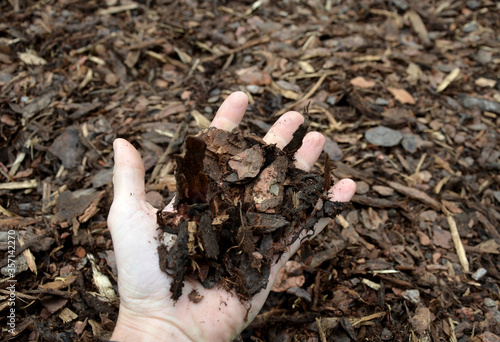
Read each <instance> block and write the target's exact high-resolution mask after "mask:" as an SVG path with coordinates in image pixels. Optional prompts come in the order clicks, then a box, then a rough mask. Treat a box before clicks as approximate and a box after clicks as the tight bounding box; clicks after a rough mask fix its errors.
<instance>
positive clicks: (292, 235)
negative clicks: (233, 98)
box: [158, 124, 346, 300]
mask: <svg viewBox="0 0 500 342" xmlns="http://www.w3.org/2000/svg"><path fill="white" fill-rule="evenodd" d="M305 132H307V124H304V125H302V126H301V127H300V128H299V130H298V131H297V132H296V133H295V135H294V137H293V139H292V143H291V145H289V146H288V147H287V148H286V149H285V150H284V151H282V150H280V149H278V148H277V147H276V146H274V145H266V144H265V142H264V141H263V140H262V139H260V138H258V137H256V136H254V135H242V134H239V133H236V132H226V131H222V130H219V129H216V128H209V129H207V130H205V131H203V132H202V133H201V134H199V135H198V136H190V137H188V138H187V139H186V145H185V152H184V154H183V156H181V157H178V158H177V164H178V165H177V170H176V179H177V192H178V194H179V195H178V197H177V201H176V203H175V204H174V206H175V209H176V210H177V214H172V213H163V212H159V214H158V224H159V225H160V226H161V227H162V229H163V230H165V231H168V232H169V233H172V234H177V242H176V243H175V244H174V246H173V247H172V248H171V250H170V251H169V252H167V251H165V250H164V249H161V250H159V254H160V265H161V269H162V270H166V269H167V268H168V271H169V273H171V274H173V275H174V280H173V282H172V285H171V289H170V290H171V291H172V298H173V299H174V300H177V299H178V298H179V297H180V295H181V294H182V283H183V281H184V278H185V277H186V276H187V277H191V278H193V279H197V280H199V281H200V282H201V283H202V285H203V286H204V287H206V288H212V287H214V286H216V285H217V284H221V285H222V286H224V287H225V288H227V289H229V290H234V291H235V292H236V293H237V294H238V296H239V297H240V298H241V299H242V300H248V299H250V298H251V297H252V296H253V295H255V294H256V293H257V292H259V291H261V290H262V289H264V288H266V287H267V284H268V278H269V274H270V267H271V264H272V263H273V262H274V260H275V257H280V256H281V254H282V253H283V252H284V251H285V250H286V248H287V246H288V244H289V243H293V242H294V241H295V240H296V239H298V238H299V236H301V232H302V231H303V230H306V231H308V234H307V235H312V233H313V229H314V225H315V223H316V222H317V221H318V220H319V219H320V218H322V217H324V216H328V217H332V218H333V217H335V216H336V215H337V214H338V213H340V212H341V211H342V210H343V209H344V208H345V207H346V204H341V203H337V202H329V201H328V200H327V199H328V194H327V191H326V190H327V189H329V183H330V178H329V177H327V178H326V180H325V179H324V178H323V177H322V176H321V175H319V174H316V173H307V172H305V171H302V170H299V169H296V168H295V166H294V163H293V153H294V152H295V151H296V150H297V149H298V147H300V143H301V141H302V138H303V137H304V135H305ZM299 142H300V143H299ZM326 169H327V170H329V165H326ZM179 218H181V219H180V220H179ZM284 241H287V242H286V243H285V242H284ZM165 259H167V261H165Z"/></svg>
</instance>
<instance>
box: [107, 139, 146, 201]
mask: <svg viewBox="0 0 500 342" xmlns="http://www.w3.org/2000/svg"><path fill="white" fill-rule="evenodd" d="M113 150H114V152H115V156H114V158H115V168H114V170H113V185H114V192H115V200H116V199H117V198H125V197H127V196H134V197H135V198H137V199H141V200H142V199H144V198H145V191H144V175H145V170H144V163H143V162H142V158H141V155H140V154H139V151H137V150H136V149H135V147H134V146H132V144H131V143H129V142H128V141H127V140H125V139H121V138H118V139H115V141H114V142H113Z"/></svg>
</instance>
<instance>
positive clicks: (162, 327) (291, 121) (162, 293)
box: [108, 92, 355, 341]
mask: <svg viewBox="0 0 500 342" xmlns="http://www.w3.org/2000/svg"><path fill="white" fill-rule="evenodd" d="M247 104H248V99H247V96H246V95H245V94H244V93H242V92H236V93H233V94H231V95H230V96H229V97H228V98H227V99H226V101H224V103H223V104H222V106H221V107H220V109H219V111H218V112H217V115H216V116H215V118H214V120H213V121H212V124H211V125H212V126H214V127H217V128H219V129H224V130H228V131H231V130H233V129H234V128H235V127H236V126H237V125H238V124H239V123H240V121H241V119H242V117H243V115H244V113H245V111H246V107H247ZM303 120H304V118H303V117H302V115H300V114H299V113H297V112H288V113H286V114H284V115H283V116H281V117H280V118H279V119H278V121H277V122H276V123H275V124H274V125H273V127H272V128H271V129H270V130H269V132H268V133H267V134H266V136H265V137H264V140H265V141H266V142H267V143H269V144H276V145H277V146H278V147H279V148H283V147H284V146H286V145H287V144H288V142H290V140H291V139H292V136H293V132H295V130H296V129H297V128H298V127H299V126H300V124H301V123H302V122H303ZM324 143H325V140H324V137H323V136H322V135H321V134H319V133H317V132H311V133H308V134H307V135H306V136H305V137H304V140H303V143H302V146H301V148H300V149H299V150H298V151H297V153H296V155H295V159H296V162H295V163H296V166H297V167H298V168H301V169H303V170H306V171H308V170H309V169H311V168H312V166H313V165H314V163H315V162H316V160H317V159H318V157H319V155H320V153H321V151H322V150H323V147H324ZM114 151H115V170H114V178H113V182H114V200H113V204H112V206H111V210H110V213H109V217H108V226H109V229H110V231H111V235H112V238H113V244H114V249H115V255H116V261H117V267H118V285H119V293H120V300H121V302H120V314H119V317H118V322H117V326H116V329H115V331H114V333H113V337H112V339H113V340H118V341H161V340H172V341H230V340H232V339H233V338H234V337H235V336H236V335H237V334H238V333H240V332H241V331H242V330H243V329H244V328H245V327H246V325H248V324H249V323H250V322H251V321H252V320H253V319H254V318H255V316H256V315H257V314H258V312H259V310H260V309H261V307H262V305H263V304H264V302H265V300H266V298H267V296H268V294H269V291H270V290H271V287H272V285H273V283H274V280H275V278H276V275H277V274H278V272H279V270H280V269H281V267H282V266H283V265H284V264H285V262H286V261H287V260H288V259H289V258H290V257H291V256H292V255H293V254H294V253H295V252H296V251H297V250H298V248H299V247H300V240H301V239H298V240H297V241H296V242H295V243H294V244H293V245H292V246H291V247H290V248H289V250H288V251H287V252H286V253H285V254H284V255H283V257H282V258H281V259H280V260H279V262H278V263H276V264H275V265H274V266H272V268H271V273H270V277H269V282H268V285H267V288H266V289H265V290H262V291H260V292H259V293H257V294H256V295H255V296H254V297H253V299H252V300H251V302H249V303H242V302H241V301H240V299H239V298H238V296H237V295H235V294H233V293H231V292H228V291H226V290H224V289H222V288H220V287H217V286H216V287H214V288H213V289H205V288H204V287H203V286H202V285H201V284H200V283H199V282H197V281H195V280H190V279H187V280H186V281H185V285H184V288H183V294H182V296H181V297H180V298H179V299H178V300H177V301H175V302H174V301H173V300H172V299H171V295H172V293H171V292H170V284H171V282H172V278H171V277H170V276H169V275H167V274H166V273H164V272H162V271H161V270H160V268H159V260H158V253H157V246H158V243H159V239H158V230H157V228H158V224H157V221H156V212H157V209H156V208H154V207H153V206H151V205H150V204H149V203H147V202H146V194H145V187H144V174H145V171H144V164H143V162H142V159H141V157H140V155H139V153H138V152H137V150H136V149H135V148H134V147H133V146H132V145H131V144H130V143H128V142H127V141H125V140H123V139H117V140H116V141H115V142H114ZM354 191H355V185H354V182H353V181H351V180H348V179H345V180H342V181H340V182H338V183H337V184H335V186H334V187H332V189H331V190H330V198H331V200H334V201H342V202H347V201H349V200H350V199H351V197H352V195H353V194H354ZM167 208H168V207H167ZM323 227H324V225H323V226H322V227H319V226H318V227H317V229H316V232H315V233H316V234H317V233H319V231H320V230H321V229H322V228H323ZM193 289H196V290H197V292H198V298H200V299H201V301H199V302H197V301H196V302H197V303H195V302H194V301H192V300H190V299H189V298H188V295H187V294H189V293H190V292H191V291H192V290H193Z"/></svg>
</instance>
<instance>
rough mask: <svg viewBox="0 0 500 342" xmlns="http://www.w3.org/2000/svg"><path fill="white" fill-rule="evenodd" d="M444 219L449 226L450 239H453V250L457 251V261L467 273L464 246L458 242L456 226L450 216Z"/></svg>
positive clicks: (460, 241)
mask: <svg viewBox="0 0 500 342" xmlns="http://www.w3.org/2000/svg"><path fill="white" fill-rule="evenodd" d="M446 219H447V220H448V225H449V226H450V231H451V238H452V239H453V244H454V245H455V249H456V251H457V255H458V260H460V264H462V267H463V268H464V271H465V272H469V261H468V260H467V256H466V255H465V250H464V245H463V244H462V240H460V235H458V229H457V224H456V222H455V220H454V219H453V217H452V216H451V215H448V217H446Z"/></svg>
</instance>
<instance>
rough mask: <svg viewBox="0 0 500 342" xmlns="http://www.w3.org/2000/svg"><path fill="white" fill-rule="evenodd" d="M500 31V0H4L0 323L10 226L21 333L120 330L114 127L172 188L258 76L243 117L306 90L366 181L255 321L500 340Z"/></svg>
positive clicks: (253, 120) (262, 330) (333, 156)
mask: <svg viewBox="0 0 500 342" xmlns="http://www.w3.org/2000/svg"><path fill="white" fill-rule="evenodd" d="M498 32H500V5H499V4H498V3H497V2H495V1H491V0H481V1H479V0H469V1H453V2H449V1H428V0H425V1H410V0H390V1H377V0H375V1H367V0H361V1H349V0H346V1H338V0H325V1H313V0H310V1H295V0H291V1H281V2H274V1H265V0H258V1H238V2H236V1H233V2H230V1H195V0H190V1H154V0H146V1H135V2H134V1H119V0H106V1H82V0H76V1H68V0H60V1H56V0H45V1H31V0H9V1H3V2H0V178H1V183H0V237H1V239H0V250H1V251H2V260H1V261H0V262H1V265H0V266H1V267H2V280H1V281H0V298H1V303H0V310H1V313H2V317H1V318H0V322H1V323H0V324H2V330H1V332H0V336H2V338H3V339H9V338H12V337H13V336H12V335H11V334H10V333H9V332H8V331H7V329H8V326H7V323H8V321H7V315H8V312H9V305H8V298H9V294H10V293H9V290H8V288H7V287H8V285H9V283H8V281H7V280H8V278H7V277H8V276H9V273H8V270H7V268H8V267H7V266H8V262H9V259H8V252H9V250H8V238H9V230H14V231H15V236H16V239H15V241H16V268H15V269H16V271H15V279H16V280H17V286H16V296H17V297H16V334H15V336H14V340H18V341H105V340H107V339H109V337H110V334H111V332H112V331H113V328H114V324H115V322H116V318H117V314H118V303H119V298H118V296H117V294H116V293H117V287H116V284H117V282H116V281H117V279H116V275H117V272H116V263H115V259H114V252H113V245H112V241H111V238H110V234H109V230H108V228H107V223H106V216H107V213H108V210H109V207H110V205H111V202H112V199H113V192H112V167H113V152H112V142H113V140H114V139H115V138H117V137H122V138H125V139H128V140H129V141H130V142H132V143H133V144H134V145H135V146H136V147H137V148H138V149H139V151H140V152H141V155H142V157H143V159H144V162H145V166H146V182H147V184H146V189H147V196H148V200H149V201H150V203H152V204H153V205H154V206H155V207H157V208H162V207H163V206H164V205H165V204H166V203H167V201H168V200H169V199H170V198H172V196H173V195H174V193H175V190H176V179H175V176H174V169H175V157H174V155H176V154H178V153H180V152H181V150H182V142H183V141H184V138H185V137H186V135H187V134H196V133H198V132H199V131H200V130H201V129H203V128H206V127H207V126H208V124H209V122H210V120H211V119H212V118H213V116H214V115H215V112H216V111H217V108H218V107H219V106H220V104H221V103H222V101H223V99H224V98H226V97H227V95H228V94H230V93H231V92H233V91H236V90H242V91H245V92H246V93H247V94H248V95H249V99H250V105H249V109H248V112H247V115H246V116H245V118H244V120H243V122H242V124H241V125H240V126H241V131H242V132H243V133H244V134H248V133H255V134H257V135H259V136H263V135H264V134H265V132H266V131H267V130H268V129H269V127H270V125H271V124H272V123H273V122H274V121H275V120H276V119H277V117H278V116H279V115H280V114H283V113H284V112H286V111H287V110H298V111H303V110H304V108H305V107H306V106H307V105H308V103H309V110H308V111H309V116H310V117H309V120H310V125H311V129H314V130H317V131H320V132H321V133H323V134H324V135H325V137H326V139H327V145H326V147H325V154H328V156H329V159H330V160H331V161H332V162H331V164H332V168H333V169H332V177H333V179H334V180H337V179H339V178H344V177H350V178H352V179H353V180H355V181H356V183H357V194H356V195H355V196H354V198H353V201H352V206H351V207H349V208H348V209H346V210H344V211H343V212H342V214H341V215H339V216H337V218H336V219H335V220H336V221H337V222H336V223H337V224H335V225H333V224H332V225H330V226H329V227H327V228H326V229H325V232H324V233H322V234H321V235H320V236H318V237H317V238H316V239H315V240H313V241H312V242H310V243H308V244H307V245H306V246H304V248H302V249H301V250H300V251H299V253H298V254H297V255H296V256H294V257H293V258H292V261H291V262H290V263H289V264H287V267H285V269H284V271H283V272H282V273H281V274H280V276H279V279H278V281H277V283H276V284H275V288H274V291H273V292H271V295H270V296H269V298H268V301H267V302H266V304H265V306H264V308H263V310H262V312H261V313H260V314H259V316H258V317H257V318H256V319H255V320H254V322H252V324H251V325H250V326H249V327H248V328H247V329H246V330H245V331H244V332H243V333H242V334H241V336H240V337H239V340H243V341H321V342H323V341H349V340H360V341H361V340H367V341H381V340H382V341H402V340H411V341H417V340H419V341H441V340H450V341H478V342H479V341H496V340H498V339H499V338H500V337H499V336H500V311H499V304H500V256H499V254H500V229H499V227H500V175H499V170H500V148H499V134H500V128H499V127H500V77H499V75H500V38H499V36H498ZM324 165H325V157H324V156H322V157H321V158H320V160H319V161H318V163H317V171H319V172H323V171H324V169H323V167H324ZM98 277H99V278H100V281H96V278H98ZM102 277H105V278H107V281H108V282H109V284H111V287H103V286H102Z"/></svg>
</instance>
